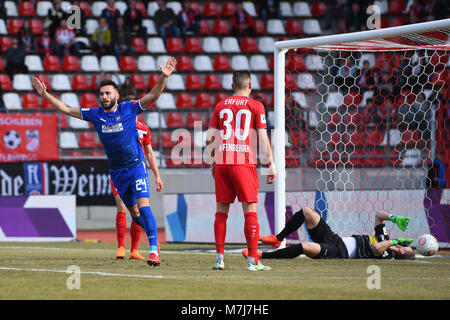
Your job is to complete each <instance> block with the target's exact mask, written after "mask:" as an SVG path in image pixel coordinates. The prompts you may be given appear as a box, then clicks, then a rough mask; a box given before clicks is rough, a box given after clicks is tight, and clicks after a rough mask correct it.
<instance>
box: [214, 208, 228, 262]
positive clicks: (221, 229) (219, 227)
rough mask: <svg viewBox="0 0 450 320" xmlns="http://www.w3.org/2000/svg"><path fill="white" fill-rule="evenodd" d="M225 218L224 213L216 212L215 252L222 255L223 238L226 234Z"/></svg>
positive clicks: (223, 247) (226, 216)
mask: <svg viewBox="0 0 450 320" xmlns="http://www.w3.org/2000/svg"><path fill="white" fill-rule="evenodd" d="M227 218H228V215H227V214H226V213H224V212H216V219H215V220H214V239H215V241H216V252H217V253H218V254H219V253H220V254H222V257H223V253H224V249H225V236H226V234H227Z"/></svg>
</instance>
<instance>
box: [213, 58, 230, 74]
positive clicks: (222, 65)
mask: <svg viewBox="0 0 450 320" xmlns="http://www.w3.org/2000/svg"><path fill="white" fill-rule="evenodd" d="M213 67H214V70H215V71H231V66H230V61H229V60H228V57H227V56H215V57H214V62H213Z"/></svg>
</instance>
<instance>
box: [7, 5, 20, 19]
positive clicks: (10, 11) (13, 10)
mask: <svg viewBox="0 0 450 320" xmlns="http://www.w3.org/2000/svg"><path fill="white" fill-rule="evenodd" d="M4 6H5V9H6V15H7V16H8V17H17V16H18V15H19V12H18V11H17V6H16V1H4Z"/></svg>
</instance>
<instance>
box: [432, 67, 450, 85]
mask: <svg viewBox="0 0 450 320" xmlns="http://www.w3.org/2000/svg"><path fill="white" fill-rule="evenodd" d="M449 84H450V77H449V72H448V70H442V71H440V72H435V73H434V74H433V76H432V79H431V85H432V86H435V87H443V86H446V87H447V88H448V87H449ZM447 90H448V89H447Z"/></svg>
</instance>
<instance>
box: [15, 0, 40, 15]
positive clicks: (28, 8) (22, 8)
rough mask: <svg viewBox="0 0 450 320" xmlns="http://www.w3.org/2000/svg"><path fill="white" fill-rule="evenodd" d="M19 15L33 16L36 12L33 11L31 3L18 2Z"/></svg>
mask: <svg viewBox="0 0 450 320" xmlns="http://www.w3.org/2000/svg"><path fill="white" fill-rule="evenodd" d="M19 15H20V16H35V15H36V10H34V4H33V2H31V1H21V2H19Z"/></svg>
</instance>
